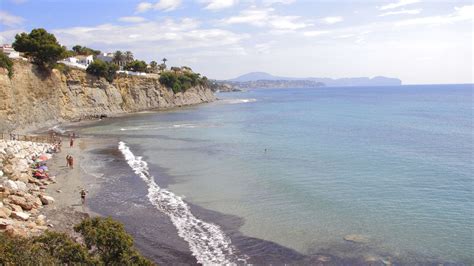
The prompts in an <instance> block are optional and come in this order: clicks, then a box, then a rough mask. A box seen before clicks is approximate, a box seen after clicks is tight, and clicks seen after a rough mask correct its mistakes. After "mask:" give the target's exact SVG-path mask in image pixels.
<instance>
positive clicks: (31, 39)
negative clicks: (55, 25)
mask: <svg viewBox="0 0 474 266" xmlns="http://www.w3.org/2000/svg"><path fill="white" fill-rule="evenodd" d="M12 46H13V48H14V49H15V50H17V51H19V52H24V53H25V54H26V55H27V56H29V57H31V58H32V59H33V62H34V63H36V64H38V65H40V66H43V67H46V68H52V67H54V65H56V62H57V61H58V60H61V59H63V58H64V57H66V48H65V47H64V46H61V45H60V44H59V43H58V41H57V40H56V37H55V36H54V35H53V34H51V33H48V32H47V31H46V30H45V29H34V30H32V31H31V33H30V34H27V33H24V32H23V33H21V34H17V35H16V36H15V41H14V42H13V44H12Z"/></svg>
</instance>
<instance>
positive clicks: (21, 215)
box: [11, 212, 30, 221]
mask: <svg viewBox="0 0 474 266" xmlns="http://www.w3.org/2000/svg"><path fill="white" fill-rule="evenodd" d="M11 217H12V218H14V219H18V220H20V221H28V219H29V218H30V214H28V213H26V212H12V214H11Z"/></svg>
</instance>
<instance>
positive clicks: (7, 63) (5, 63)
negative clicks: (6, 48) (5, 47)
mask: <svg viewBox="0 0 474 266" xmlns="http://www.w3.org/2000/svg"><path fill="white" fill-rule="evenodd" d="M0 67H3V68H6V69H7V70H8V77H9V78H12V77H13V61H12V60H11V59H10V58H9V57H8V56H7V55H6V54H4V53H3V52H0Z"/></svg>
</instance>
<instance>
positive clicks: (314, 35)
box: [303, 30, 330, 37]
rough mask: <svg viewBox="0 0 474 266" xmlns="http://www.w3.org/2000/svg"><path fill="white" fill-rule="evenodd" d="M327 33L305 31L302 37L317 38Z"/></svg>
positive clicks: (322, 31)
mask: <svg viewBox="0 0 474 266" xmlns="http://www.w3.org/2000/svg"><path fill="white" fill-rule="evenodd" d="M328 33H330V31H324V30H314V31H305V32H303V35H304V36H306V37H317V36H320V35H324V34H328Z"/></svg>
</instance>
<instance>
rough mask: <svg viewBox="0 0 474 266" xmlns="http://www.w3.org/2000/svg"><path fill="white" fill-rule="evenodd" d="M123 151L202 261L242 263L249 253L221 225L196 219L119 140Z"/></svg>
mask: <svg viewBox="0 0 474 266" xmlns="http://www.w3.org/2000/svg"><path fill="white" fill-rule="evenodd" d="M119 150H120V151H121V152H122V154H123V155H124V157H125V160H126V161H127V163H128V165H129V166H130V167H131V168H132V169H133V171H134V172H135V174H137V175H138V176H139V177H140V178H141V179H143V181H145V183H146V184H147V185H148V195H147V196H148V199H149V200H150V202H151V203H152V204H153V205H154V206H155V207H156V208H157V209H158V210H160V211H161V212H163V213H165V214H166V215H168V216H169V217H170V219H171V221H172V222H173V224H174V226H175V227H176V228H177V229H178V234H179V236H180V237H181V238H183V239H184V240H185V241H186V242H188V244H189V248H190V250H191V252H192V254H193V255H194V257H196V259H197V261H198V262H199V263H201V264H205V265H209V264H220V265H222V264H236V263H239V264H242V263H244V264H245V263H246V258H245V256H241V255H237V254H236V251H237V250H236V248H235V247H234V246H233V245H232V243H231V240H230V238H229V237H227V236H226V235H225V234H224V232H223V231H222V230H221V228H220V227H219V226H217V225H215V224H212V223H207V222H204V221H201V220H199V219H198V218H196V217H195V216H194V215H193V214H192V213H191V211H190V208H189V206H188V205H187V204H186V203H185V202H184V201H183V199H182V198H181V197H179V196H177V195H175V194H173V193H172V192H170V191H168V190H166V189H162V188H160V187H159V186H158V185H157V184H156V183H155V180H154V177H153V176H152V175H151V174H150V173H149V169H148V164H147V162H146V161H144V160H142V157H140V156H135V155H134V154H133V153H132V152H131V151H130V148H129V147H128V146H127V144H126V143H125V142H122V141H121V142H119Z"/></svg>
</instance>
